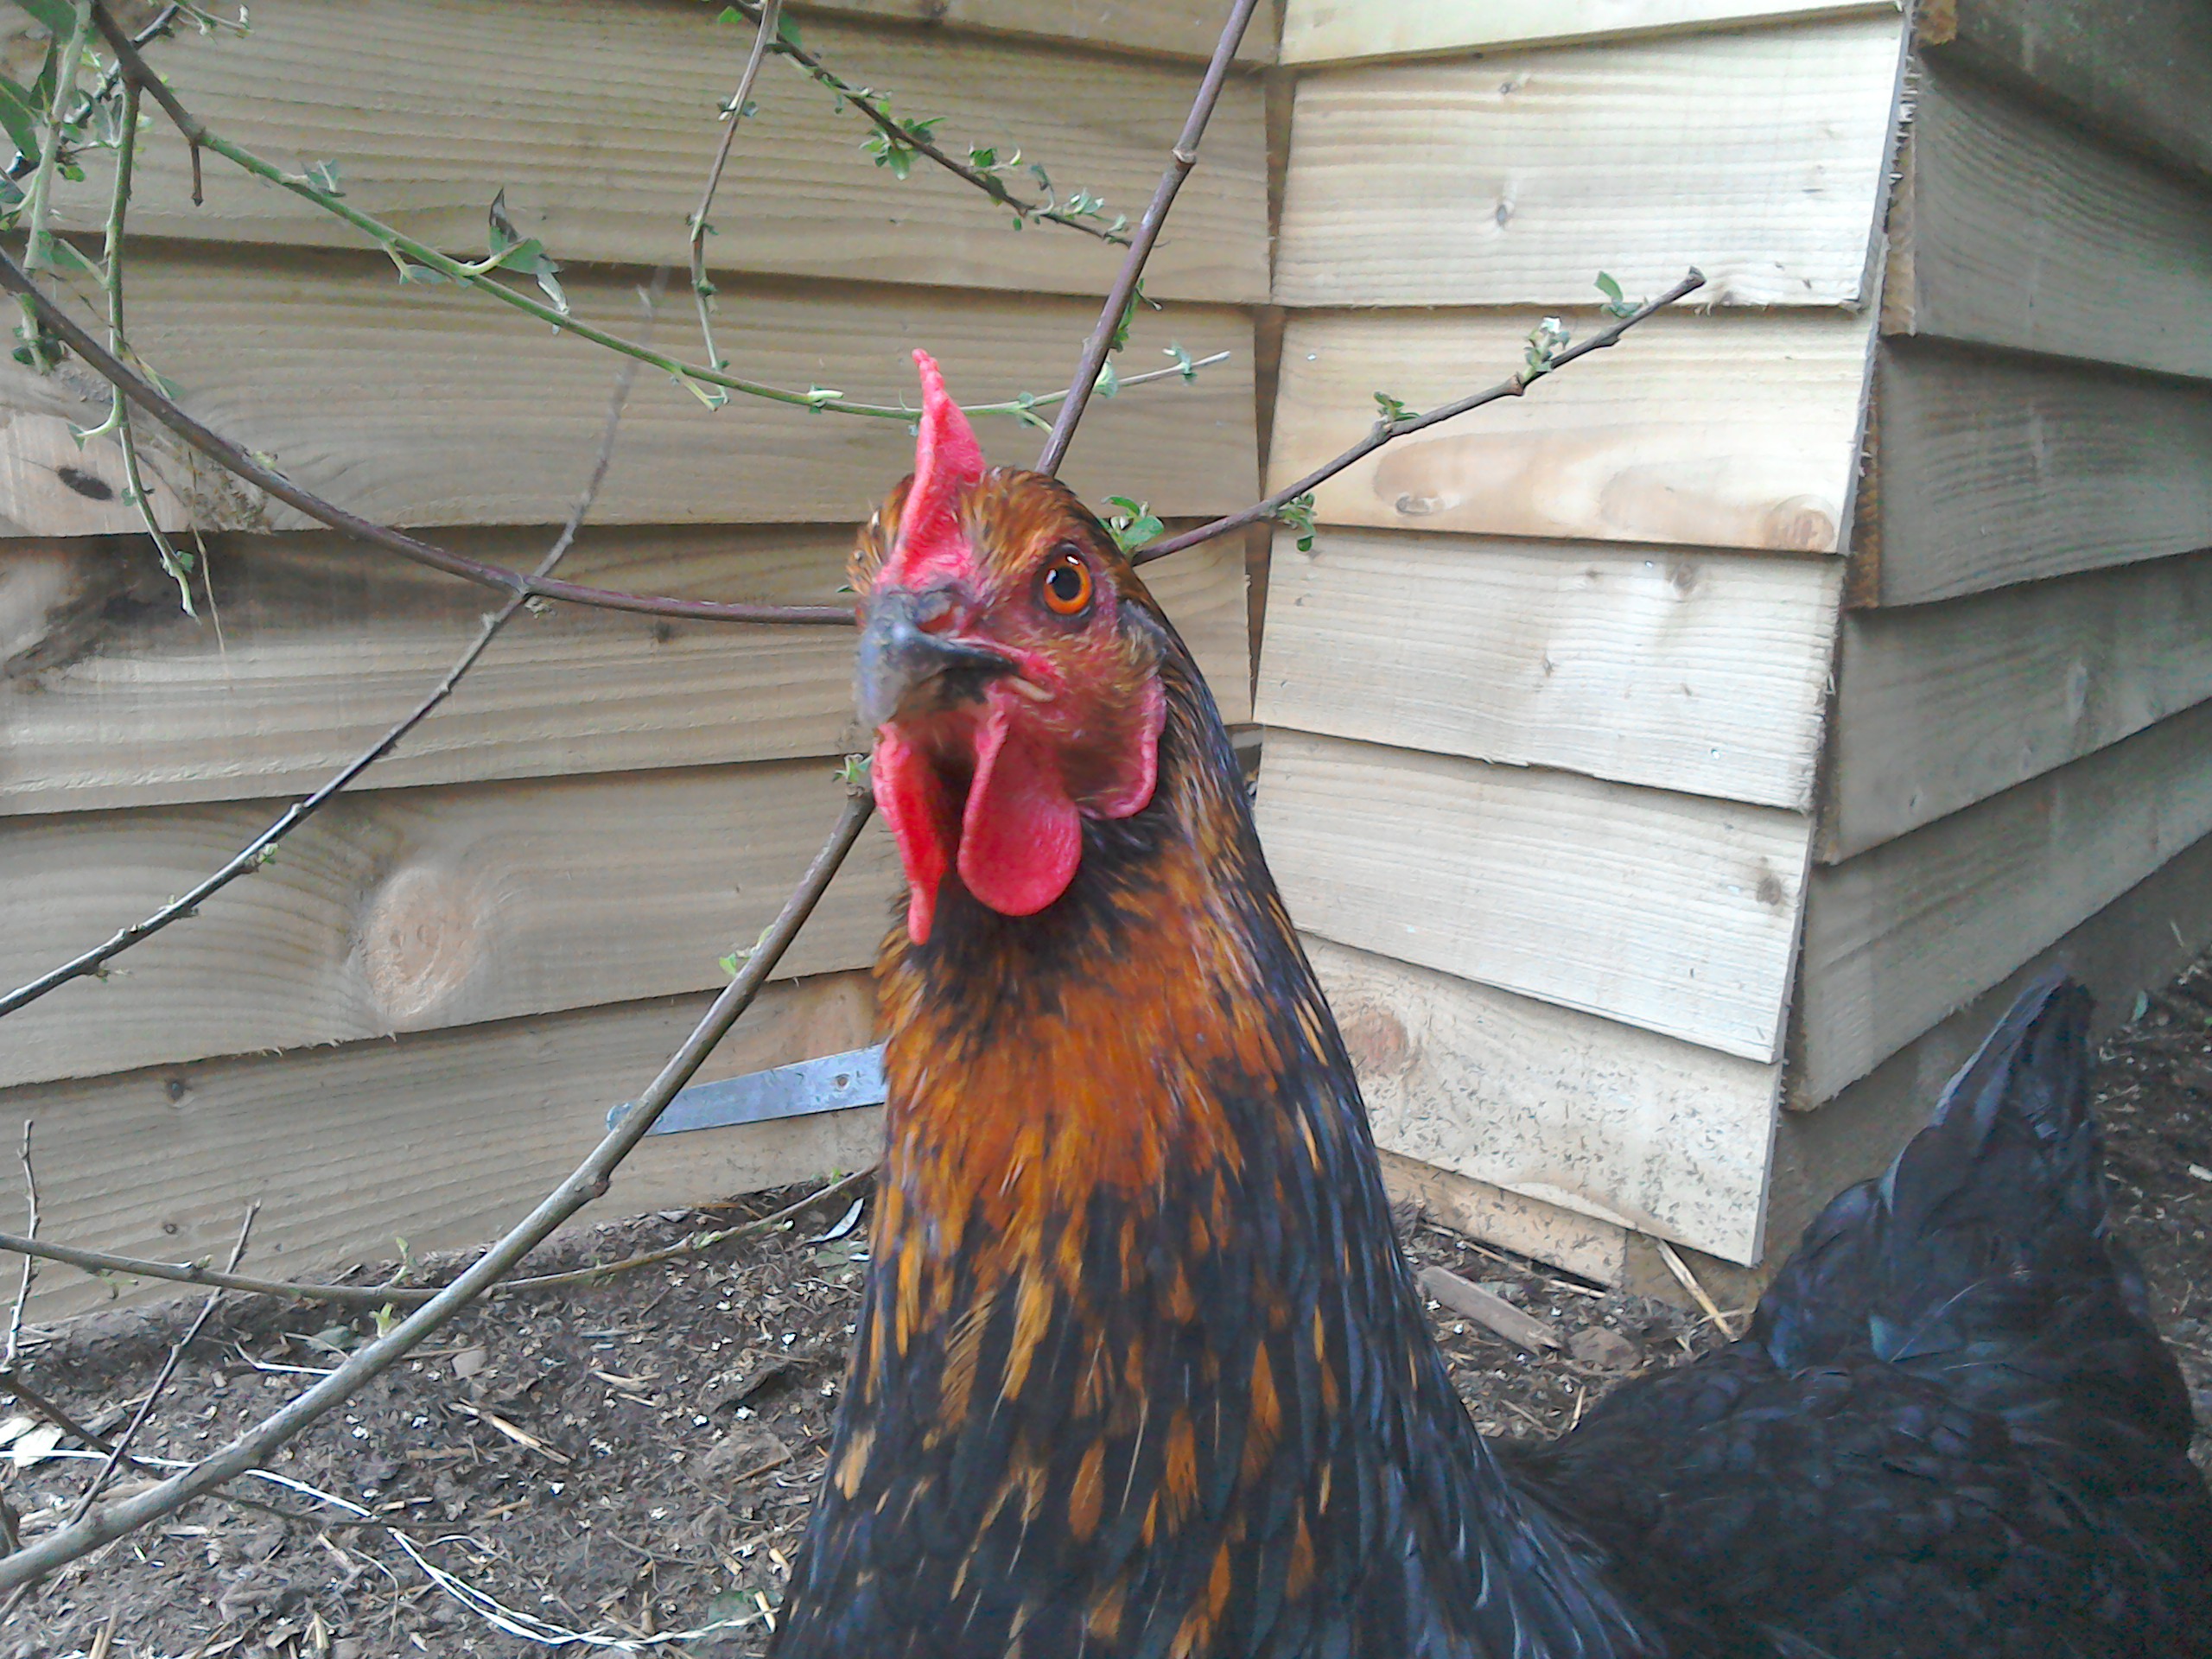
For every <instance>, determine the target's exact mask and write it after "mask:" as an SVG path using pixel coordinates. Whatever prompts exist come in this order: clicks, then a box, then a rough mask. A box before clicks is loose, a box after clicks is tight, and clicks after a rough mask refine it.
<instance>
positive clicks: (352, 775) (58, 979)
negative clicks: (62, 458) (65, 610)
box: [0, 270, 667, 1017]
mask: <svg viewBox="0 0 2212 1659" xmlns="http://www.w3.org/2000/svg"><path fill="white" fill-rule="evenodd" d="M666 280H667V272H666V271H665V270H664V271H662V272H660V273H659V274H658V276H657V277H655V278H654V283H653V289H652V302H658V299H659V296H660V292H661V289H662V287H663V286H664V283H665V282H666ZM649 303H650V302H649ZM637 374H638V369H637V365H636V364H634V363H626V364H624V365H622V369H621V372H620V373H619V374H618V375H617V376H616V377H615V385H614V392H613V397H612V399H611V400H610V401H609V403H608V405H607V425H606V429H604V430H603V431H602V432H601V435H600V441H599V454H598V455H597V457H596V458H595V459H594V461H593V463H592V470H591V476H590V477H589V479H588V480H587V481H586V482H585V485H584V490H583V493H582V495H581V496H580V497H578V498H577V500H576V505H575V510H574V511H573V512H570V513H569V518H568V521H567V523H565V524H563V525H562V526H561V533H560V535H559V536H557V537H555V539H554V543H553V545H552V547H551V549H550V550H548V552H547V553H546V555H545V556H544V557H543V559H541V560H539V561H538V564H537V569H536V570H534V571H533V572H531V575H529V576H528V577H526V578H524V580H525V581H526V582H531V583H537V582H543V580H544V579H545V578H546V577H547V576H549V575H551V574H552V571H553V567H554V566H555V565H556V564H558V563H560V562H561V560H562V558H563V556H565V555H566V554H567V552H568V550H569V548H570V547H571V546H573V545H574V544H575V539H576V532H577V531H578V530H580V529H581V528H582V525H583V522H584V518H585V516H586V515H587V514H588V513H589V512H591V506H592V503H593V502H594V501H596V500H597V499H599V492H600V488H601V486H602V485H604V484H605V483H606V482H607V468H608V467H609V466H610V465H612V464H613V460H614V439H615V435H616V433H617V432H619V431H620V429H621V424H622V410H623V409H624V407H625V406H626V404H628V402H629V399H630V388H631V386H632V384H633V383H634V382H635V381H636V379H637ZM151 516H152V515H151V512H150V511H149V514H148V520H149V523H150V522H151ZM529 602H530V592H529V590H528V589H525V590H524V591H523V592H520V593H516V594H511V595H510V596H509V598H508V600H507V602H506V603H505V605H503V606H501V607H499V610H497V611H496V612H494V613H493V614H492V615H490V616H488V617H486V619H485V620H484V626H482V627H481V628H480V629H479V630H478V631H477V634H476V638H475V639H473V640H472V641H470V642H469V645H468V649H467V650H466V651H464V652H461V658H460V660H459V661H457V662H456V663H454V665H453V666H452V667H451V668H450V669H448V670H447V671H446V676H445V677H444V678H443V679H442V680H440V681H439V682H438V683H437V684H436V685H435V687H433V688H432V689H431V691H430V694H429V696H426V697H424V698H423V701H422V702H418V703H416V705H415V707H414V709H412V710H410V712H409V713H408V714H406V715H404V716H402V717H401V719H400V720H399V721H398V722H397V724H395V725H394V726H393V727H392V728H391V730H389V731H387V732H386V733H385V734H384V735H383V736H382V737H380V738H378V740H377V741H375V742H373V743H372V744H370V745H369V747H367V748H365V749H363V750H362V751H361V752H360V753H359V754H357V755H355V756H354V757H353V760H350V761H348V762H347V763H346V765H345V766H343V767H341V768H340V770H339V772H338V773H337V775H336V776H335V777H334V778H332V779H330V781H329V782H327V783H326V784H324V785H323V786H322V787H321V788H320V789H318V790H316V791H315V793H314V794H312V795H310V796H308V798H306V799H305V800H302V801H295V802H294V803H293V804H291V806H289V808H287V809H286V810H285V812H284V814H283V817H280V818H278V819H277V822H276V823H272V824H270V826H269V827H268V828H267V829H264V830H263V831H262V832H261V833H260V834H259V835H257V836H255V837H254V838H253V839H252V840H251V841H250V842H247V843H246V844H245V846H244V847H243V848H241V849H239V850H238V854H237V855H235V856H234V857H232V860H231V861H230V862H228V863H227V864H226V865H224V866H223V867H222V868H220V869H219V870H217V871H216V872H215V873H214V874H213V875H210V876H209V877H207V880H204V881H201V882H200V884H199V885H198V886H196V887H194V888H193V889H192V890H191V891H190V892H188V893H185V894H183V895H182V896H181V898H176V899H170V900H169V902H168V904H166V905H163V906H162V907H161V908H160V909H159V910H157V911H156V912H154V913H153V914H152V915H150V916H149V917H147V918H145V919H144V920H143V921H137V922H133V923H131V924H130V925H129V926H128V927H124V928H119V929H118V930H117V931H115V932H114V933H113V934H111V935H110V936H109V937H108V938H107V939H106V940H105V941H104V942H103V943H101V944H96V945H94V946H93V947H92V949H91V950H86V951H85V952H83V953H82V954H81V955H79V956H75V957H71V958H70V959H69V960H68V961H67V962H65V963H62V964H61V965H60V967H58V968H54V969H49V970H48V972H46V973H43V974H41V975H40V976H38V977H37V978H36V979H35V980H32V981H31V982H29V984H26V985H19V986H17V987H16V988H15V989H14V990H12V991H10V992H9V993H8V994H7V995H5V996H0V1017H4V1016H5V1015H8V1014H13V1013H15V1012H16V1009H18V1008H22V1007H29V1005H30V1004H31V1003H33V1002H35V1001H38V1000H39V998H41V997H42V996H44V995H46V994H47V993H48V992H49V991H53V990H57V989H59V988H60V987H62V986H64V985H67V984H68V983H69V982H70V981H72V980H76V979H82V978H84V977H85V976H86V975H88V974H97V973H100V972H101V971H102V970H103V969H105V966H106V964H107V963H109V962H111V961H112V960H113V959H114V958H115V957H119V956H121V955H122V954H123V953H124V951H125V950H130V947H131V946H133V945H134V944H140V943H141V942H143V941H144V940H146V939H149V938H152V937H153V936H154V935H155V934H156V933H158V932H160V931H162V929H163V928H165V927H167V926H168V925H169V924H170V923H172V922H176V921H181V920H183V919H184V918H186V917H188V916H195V915H197V914H198V913H199V912H200V906H201V905H203V904H205V903H207V900H208V899H212V898H213V897H214V896H215V895H216V894H217V893H220V892H221V891H222V890H223V889H224V888H225V887H228V886H230V885H231V883H232V882H233V881H235V880H238V878H239V877H240V876H242V875H251V874H253V872H254V871H256V870H257V869H259V868H261V867H262V866H263V865H264V864H265V863H267V862H268V861H269V858H270V855H271V854H272V853H273V852H274V851H275V850H276V848H277V842H281V841H283V839H284V838H285V837H286V836H289V835H290V834H291V833H292V832H293V831H294V830H295V829H298V828H299V827H300V826H301V825H302V823H306V822H307V821H308V819H309V818H311V817H314V816H315V814H316V813H317V812H319V811H321V810H322V808H323V806H324V805H325V804H327V802H328V801H329V800H330V798H332V797H333V796H334V795H336V794H337V793H339V791H341V790H343V789H345V788H346V787H347V786H348V785H351V784H352V783H353V780H354V779H357V778H359V776H360V775H361V774H362V773H363V772H366V771H367V770H368V769H369V768H370V767H371V766H374V765H375V764H376V763H377V762H378V761H379V760H383V759H384V758H385V756H386V755H387V754H390V753H391V752H392V750H393V749H394V748H396V747H398V744H399V741H400V740H401V739H402V738H404V737H405V736H406V735H407V734H408V733H410V732H411V731H413V730H414V729H415V728H416V727H417V726H419V725H421V724H422V723H423V721H424V720H425V719H427V718H428V717H429V714H430V711H431V710H432V709H435V708H437V707H438V705H439V704H441V703H442V702H445V700H446V699H447V698H448V697H449V696H452V695H453V690H454V687H455V686H457V685H459V684H460V683H461V676H462V675H464V674H466V673H467V672H468V671H469V670H470V669H472V668H474V666H475V665H476V660H477V658H480V657H481V656H482V655H483V654H484V652H485V649H486V647H487V646H488V645H491V643H492V641H493V639H494V638H495V637H497V635H498V634H499V630H500V629H502V628H504V627H505V626H507V624H508V623H509V622H511V621H512V620H514V616H515V613H517V612H518V611H520V610H521V609H522V608H523V607H524V606H525V605H527V604H528V603H529Z"/></svg>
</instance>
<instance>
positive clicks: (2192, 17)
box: [1919, 0, 2212, 174]
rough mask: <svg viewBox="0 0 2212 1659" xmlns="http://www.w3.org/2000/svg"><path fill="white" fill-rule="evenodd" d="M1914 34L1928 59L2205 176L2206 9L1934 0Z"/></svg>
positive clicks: (2210, 32) (2209, 129)
mask: <svg viewBox="0 0 2212 1659" xmlns="http://www.w3.org/2000/svg"><path fill="white" fill-rule="evenodd" d="M1919 29H1920V37H1921V40H1922V41H1923V44H1924V45H1925V46H1926V47H1927V48H1928V49H1929V52H1930V53H1931V54H1936V55H1938V56H1940V57H1959V58H1963V59H1965V60H1967V61H1968V62H1970V63H1971V64H1973V65H1974V67H1977V68H1979V69H1980V70H1982V71H1983V72H1984V73H1991V74H1994V75H1999V76H2002V77H2004V78H2005V79H2009V80H2011V81H2012V83H2014V84H2015V85H2017V86H2019V87H2021V88H2022V89H2023V90H2024V91H2028V92H2033V93H2034V94H2036V95H2037V96H2038V97H2040V98H2043V99H2047V100H2049V101H2050V103H2052V104H2054V105H2056V106H2057V107H2059V108H2061V109H2063V110H2065V111H2068V112H2069V113H2070V114H2073V115H2075V116H2077V117H2080V118H2084V119H2087V120H2088V121H2090V122H2092V123H2094V124H2096V125H2098V126H2100V127H2101V128H2102V129H2104V130H2106V131H2107V132H2108V133H2112V134H2114V135H2116V136H2118V137H2120V138H2122V139H2124V140H2126V142H2128V143H2133V144H2136V145H2139V146H2141V147H2143V148H2145V149H2150V150H2152V151H2153V152H2155V153H2158V154H2161V155H2163V156H2165V157H2166V158H2168V159H2169V160H2171V161H2174V162H2179V163H2181V164H2182V165H2183V166H2185V167H2191V168H2196V169H2198V170H2200V171H2202V172H2204V173H2206V174H2212V112H2208V109H2207V106H2206V104H2205V100H2204V87H2205V84H2206V78H2207V77H2208V76H2212V11H2208V10H2206V9H2205V8H2204V6H2203V5H2202V3H2200V0H2126V7H2125V9H2124V10H2121V9H2118V8H2116V7H2115V6H2114V5H2113V3H2112V0H1936V3H1932V4H1929V5H1927V6H1924V7H1923V8H1922V9H1921V12H1920V18H1919Z"/></svg>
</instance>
